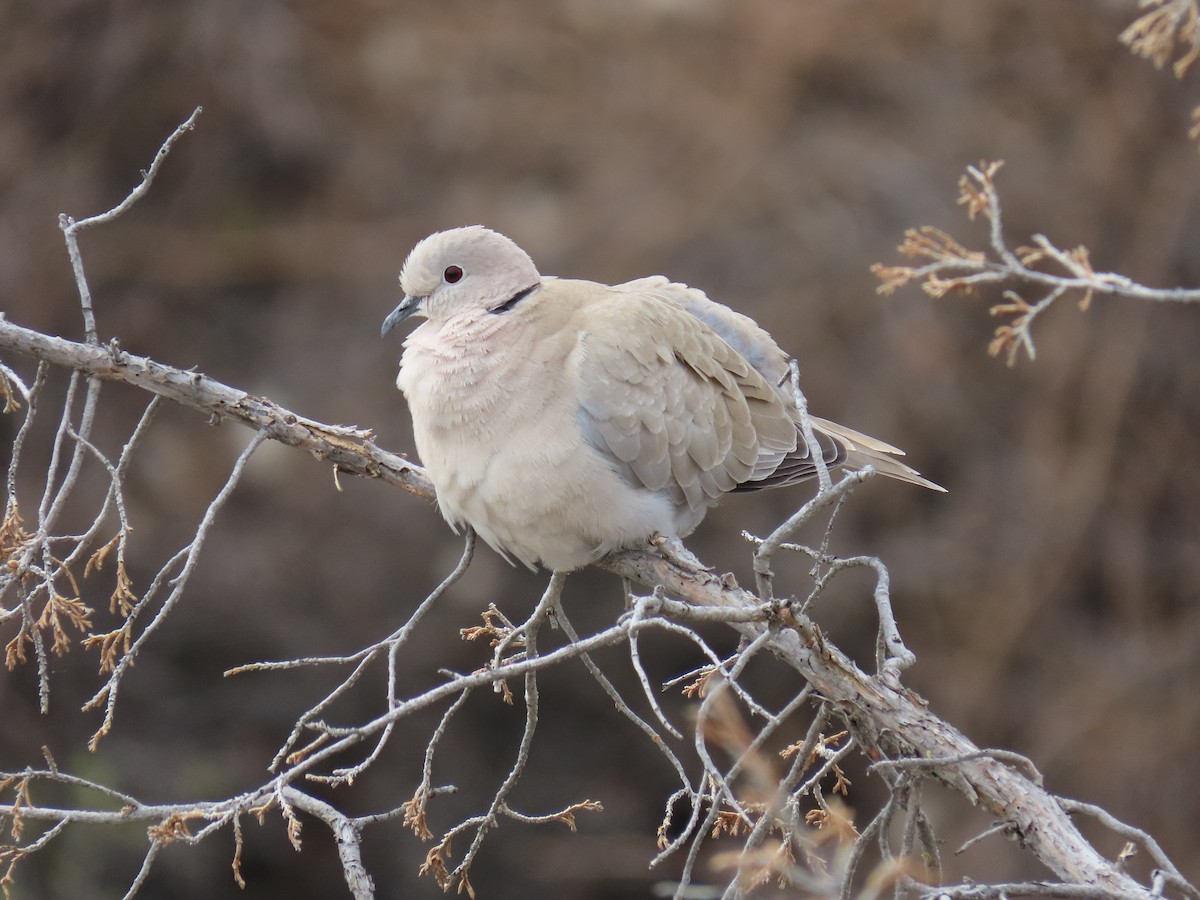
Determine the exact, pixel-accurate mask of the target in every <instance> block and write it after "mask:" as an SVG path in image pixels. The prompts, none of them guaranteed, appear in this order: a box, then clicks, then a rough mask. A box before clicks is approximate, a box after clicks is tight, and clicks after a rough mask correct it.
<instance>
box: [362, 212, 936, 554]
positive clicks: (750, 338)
mask: <svg viewBox="0 0 1200 900" xmlns="http://www.w3.org/2000/svg"><path fill="white" fill-rule="evenodd" d="M400 286H401V288H402V289H403V291H404V294H405V297H404V300H403V301H402V302H401V303H400V305H399V306H397V307H396V309H395V310H394V311H393V312H392V313H391V315H389V316H388V317H387V319H386V320H385V321H384V323H383V333H384V334H387V332H389V331H391V330H392V328H393V327H395V325H396V324H397V323H399V322H400V321H402V320H403V319H406V318H407V317H408V316H410V315H420V316H424V317H425V319H426V320H427V321H425V322H424V323H423V324H422V325H421V326H420V327H419V328H417V329H416V330H415V331H413V333H412V334H410V335H409V336H408V338H407V340H405V342H404V347H405V349H404V355H403V358H402V360H401V364H400V375H399V378H397V380H396V384H397V386H398V387H399V388H400V390H401V391H403V392H404V396H405V398H406V399H407V401H408V406H409V410H410V412H411V414H412V421H413V433H414V436H415V439H416V444H417V452H418V454H419V455H420V458H421V461H422V463H423V464H424V465H425V467H426V470H427V471H428V473H429V477H430V478H431V479H432V481H433V484H434V486H435V487H436V488H437V499H438V506H439V507H440V508H441V512H442V515H443V516H444V517H445V518H446V520H447V521H448V522H449V523H450V524H451V525H452V526H454V527H455V528H456V529H457V527H458V526H459V525H462V524H466V525H469V526H471V527H472V528H474V529H475V531H476V532H477V533H478V534H479V536H480V537H482V538H483V539H484V540H485V541H487V542H488V543H489V544H490V545H491V546H492V547H494V548H495V549H496V550H498V551H499V552H500V553H501V554H504V555H505V556H506V557H510V558H511V557H515V558H516V559H518V560H520V561H521V562H523V563H525V564H526V565H528V566H530V567H533V566H534V565H535V564H536V563H539V562H540V563H542V564H543V565H544V566H546V567H548V568H550V569H553V570H555V571H570V570H572V569H577V568H579V567H580V566H583V565H586V564H587V563H589V562H592V561H593V560H596V559H598V558H599V557H600V556H602V555H604V554H605V553H607V552H609V551H610V550H614V549H617V548H622V547H631V546H635V545H638V544H642V543H645V542H646V541H647V540H648V539H649V538H651V537H653V536H655V535H661V536H663V537H675V536H679V537H682V536H686V535H687V534H689V533H691V531H692V530H693V529H695V528H696V526H697V525H699V524H700V520H701V519H703V518H704V515H705V513H706V512H707V511H708V509H709V507H711V506H713V505H715V504H716V503H717V502H718V501H719V500H720V499H721V497H722V496H723V495H725V494H726V493H729V492H731V491H746V490H757V489H759V488H766V487H776V486H779V485H785V484H793V483H795V482H797V481H800V480H801V479H804V478H809V477H811V476H813V475H814V474H815V471H816V470H815V467H814V465H813V462H812V459H811V457H810V454H809V448H808V446H807V444H806V443H805V441H804V439H803V437H802V436H801V435H800V432H799V429H798V422H799V414H798V411H797V404H796V398H795V397H794V395H793V392H792V389H791V385H790V379H789V368H788V358H787V356H786V355H785V354H784V352H783V351H782V350H780V349H779V347H778V346H777V345H776V344H775V342H774V341H773V340H772V339H771V336H770V335H769V334H767V333H766V332H765V331H763V330H762V329H761V328H759V327H758V325H756V324H755V323H754V321H753V320H751V319H750V318H748V317H746V316H743V315H741V314H739V313H736V312H734V311H733V310H731V309H729V308H727V307H725V306H722V305H720V304H719V303H715V302H713V301H712V300H709V299H708V298H707V297H706V296H705V295H704V294H703V293H701V292H700V291H698V290H696V289H694V288H689V287H687V286H686V285H682V284H674V283H672V282H670V281H669V280H668V279H666V278H664V277H662V276H653V277H650V278H641V279H639V280H637V281H630V282H627V283H625V284H618V285H614V286H611V287H610V286H609V285H606V284H597V283H595V282H591V281H576V280H571V279H565V278H554V277H551V276H543V275H541V274H539V273H538V270H537V268H536V267H535V266H534V264H533V261H532V260H531V259H530V258H529V256H528V255H527V254H526V253H525V251H523V250H522V249H521V248H520V247H518V246H517V245H516V244H515V243H513V242H512V241H511V240H509V239H508V238H507V237H505V236H503V235H501V234H498V233H496V232H494V231H490V230H488V229H487V228H484V227H482V226H478V225H475V226H471V227H468V228H455V229H452V230H450V231H442V232H438V233H437V234H432V235H430V236H429V237H427V238H425V239H424V240H423V241H421V242H420V243H419V244H417V246H416V247H415V248H413V251H412V253H410V254H409V257H408V259H407V260H406V261H405V263H404V267H403V269H402V271H401V274H400ZM811 421H812V424H813V426H814V430H815V432H816V434H817V435H818V438H819V441H820V444H821V447H822V451H823V455H824V458H825V461H826V463H827V464H828V465H830V466H836V465H843V464H844V465H849V466H852V467H862V466H865V465H867V464H870V465H872V466H874V467H875V469H877V470H878V471H879V472H880V473H882V474H884V475H889V476H891V477H893V478H899V479H901V480H903V481H909V482H912V483H914V484H919V485H924V486H925V487H929V488H933V489H935V490H942V488H940V487H938V486H937V485H935V484H934V483H933V482H931V481H927V480H926V479H924V478H922V477H921V476H920V475H919V474H917V472H915V471H914V470H913V469H910V468H909V467H908V466H906V465H904V464H903V463H901V462H899V461H897V460H896V459H894V458H893V455H894V454H900V453H901V451H900V450H897V449H896V448H895V447H891V446H889V445H888V444H885V443H883V442H881V441H877V440H875V439H874V438H870V437H867V436H866V435H862V434H859V433H858V432H856V431H852V430H850V429H848V428H843V427H842V426H841V425H836V424H834V423H833V422H828V421H826V420H824V419H818V418H815V417H813V418H812V419H811Z"/></svg>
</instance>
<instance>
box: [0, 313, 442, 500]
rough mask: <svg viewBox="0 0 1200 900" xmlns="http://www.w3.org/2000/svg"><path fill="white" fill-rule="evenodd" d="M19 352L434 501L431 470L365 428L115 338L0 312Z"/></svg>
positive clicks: (10, 346)
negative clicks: (73, 336) (307, 413)
mask: <svg viewBox="0 0 1200 900" xmlns="http://www.w3.org/2000/svg"><path fill="white" fill-rule="evenodd" d="M2 351H12V352H15V353H20V354H22V355H24V356H31V357H34V358H35V359H39V360H45V361H46V362H48V363H51V364H53V365H56V366H62V367H64V368H69V369H75V370H77V371H80V372H83V373H85V374H87V375H94V376H96V377H97V378H101V379H104V380H107V381H123V382H125V383H126V384H132V385H134V386H135V387H140V388H142V389H143V390H146V391H150V392H151V393H154V394H158V395H159V396H162V397H166V398H167V399H168V400H174V401H175V402H176V403H179V404H182V405H183V406H187V407H190V408H192V409H195V410H197V411H199V412H202V413H206V414H208V415H209V416H210V417H212V421H213V423H214V424H216V423H217V422H219V421H220V420H221V419H224V418H229V419H236V420H238V421H239V422H242V423H243V424H245V425H249V426H250V427H251V428H256V429H258V430H260V431H265V432H266V433H267V437H269V438H271V439H272V440H276V441H281V442H282V443H284V444H288V445H289V446H292V447H300V448H303V449H304V450H307V451H308V452H309V453H311V454H312V455H313V456H315V457H316V458H317V459H320V460H324V461H327V462H331V463H333V464H334V466H335V467H336V468H337V469H338V470H339V471H341V472H347V473H349V474H352V475H361V476H364V477H369V478H380V479H382V480H383V481H386V482H388V483H390V484H394V485H397V486H399V487H402V488H404V489H405V490H407V491H409V492H411V493H413V494H417V495H418V496H420V497H425V498H426V499H429V500H432V499H433V497H434V492H433V484H432V483H431V482H430V481H429V479H428V478H427V477H426V476H425V473H424V471H423V470H422V469H421V468H420V467H419V466H415V465H413V464H412V463H410V462H408V461H407V460H406V459H404V458H403V457H402V456H398V455H396V454H395V453H388V452H387V451H386V450H381V449H379V447H377V446H375V443H374V441H372V440H371V437H372V433H371V432H370V431H368V430H364V429H360V428H352V427H345V426H337V425H325V424H323V423H321V422H314V421H313V420H312V419H306V418H304V417H303V416H299V415H297V414H296V413H294V412H291V411H290V410H288V409H285V408H284V407H282V406H280V405H279V404H277V403H272V402H271V401H270V400H268V399H266V398H265V397H256V396H254V395H253V394H248V393H246V392H245V391H239V390H237V389H236V388H232V387H229V385H226V384H222V383H221V382H219V381H215V380H213V379H212V378H209V377H208V376H207V375H203V374H201V373H200V372H195V371H184V370H182V369H176V368H174V367H172V366H167V365H163V364H162V363H158V362H155V361H154V360H152V359H148V358H146V357H144V356H135V355H133V354H132V353H126V352H125V351H123V350H121V349H120V348H119V347H118V346H117V345H116V343H115V342H113V343H110V344H108V345H104V346H94V345H89V344H80V343H76V342H75V341H69V340H66V339H64V338H59V337H53V336H51V335H46V334H42V333H40V332H37V331H33V330H31V329H29V328H22V327H21V326H19V325H14V324H13V323H11V322H9V321H7V320H6V319H4V318H3V315H2V314H0V352H2Z"/></svg>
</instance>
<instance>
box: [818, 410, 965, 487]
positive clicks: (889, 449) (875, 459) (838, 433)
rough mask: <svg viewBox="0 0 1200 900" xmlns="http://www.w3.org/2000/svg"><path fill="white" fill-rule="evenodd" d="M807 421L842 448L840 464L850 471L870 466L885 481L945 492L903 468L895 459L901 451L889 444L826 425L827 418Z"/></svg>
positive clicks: (830, 423)
mask: <svg viewBox="0 0 1200 900" xmlns="http://www.w3.org/2000/svg"><path fill="white" fill-rule="evenodd" d="M809 421H811V422H812V425H813V429H814V430H815V431H818V432H821V433H822V434H826V435H829V437H831V438H833V439H834V440H835V441H837V442H838V443H839V444H841V445H842V446H844V447H845V448H846V458H845V462H844V463H843V465H845V466H847V467H848V468H851V469H861V468H862V467H864V466H867V465H869V466H871V468H873V469H874V470H875V471H876V472H878V473H879V474H880V475H886V476H887V477H888V478H895V479H897V480H898V481H907V482H908V483H909V484H917V485H920V486H921V487H925V488H929V489H930V490H931V491H942V492H943V493H945V491H946V489H945V488H944V487H942V486H941V485H940V484H937V483H935V482H932V481H930V480H929V479H928V478H925V477H924V476H923V475H921V473H920V472H918V471H917V470H916V469H914V468H912V467H911V466H906V465H905V464H904V463H902V462H900V460H898V459H896V457H897V456H903V455H904V451H903V450H901V449H899V448H898V447H893V446H892V445H891V444H886V443H884V442H883V441H881V440H878V439H876V438H873V437H869V436H868V435H865V434H863V433H862V432H860V431H855V430H854V429H853V428H847V427H846V426H845V425H839V424H837V423H836V422H830V421H829V420H828V419H821V418H818V417H817V416H809Z"/></svg>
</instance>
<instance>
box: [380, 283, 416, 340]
mask: <svg viewBox="0 0 1200 900" xmlns="http://www.w3.org/2000/svg"><path fill="white" fill-rule="evenodd" d="M424 299H425V298H423V297H409V296H408V295H407V294H405V296H404V299H403V300H401V301H400V305H399V306H397V307H396V308H395V309H393V310H392V311H391V312H390V313H388V317H387V318H386V319H384V320H383V327H382V328H380V329H379V336H380V337H386V336H387V333H388V332H389V331H391V330H392V329H393V328H395V327H396V326H397V325H399V324H400V323H401V322H403V321H404V320H405V319H407V318H408V317H409V316H411V315H412V314H413V313H415V312H418V311H420V309H421V301H422V300H424Z"/></svg>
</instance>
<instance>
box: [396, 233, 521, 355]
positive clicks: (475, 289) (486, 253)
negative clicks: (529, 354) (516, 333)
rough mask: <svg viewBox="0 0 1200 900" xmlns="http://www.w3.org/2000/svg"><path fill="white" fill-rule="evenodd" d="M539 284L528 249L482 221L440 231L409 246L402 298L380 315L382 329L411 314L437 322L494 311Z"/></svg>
mask: <svg viewBox="0 0 1200 900" xmlns="http://www.w3.org/2000/svg"><path fill="white" fill-rule="evenodd" d="M540 283H541V275H539V274H538V270H537V267H536V266H535V265H534V264H533V260H531V259H530V258H529V254H527V253H526V252H525V251H524V250H522V249H521V248H520V247H518V246H517V245H516V244H515V243H513V242H512V241H511V240H509V239H508V238H506V237H505V236H504V235H502V234H500V233H498V232H495V231H492V230H491V229H488V228H484V227H483V226H482V225H469V226H467V227H466V228H452V229H450V230H449V231H439V232H436V233H435V234H431V235H430V236H429V237H427V238H425V239H424V240H423V241H421V242H420V243H419V244H417V246H415V247H413V249H412V252H411V253H410V254H408V259H406V260H405V261H404V267H403V268H402V269H401V270H400V289H401V290H403V291H404V299H403V300H402V301H401V302H400V305H399V306H397V307H396V308H395V309H394V310H393V311H392V313H391V315H389V316H388V317H387V318H386V319H385V320H384V322H383V334H387V333H388V332H389V331H391V330H392V328H394V327H395V326H396V325H397V324H398V323H400V322H402V321H403V320H404V319H407V318H408V317H409V316H411V315H422V316H425V317H426V318H429V319H433V320H435V321H442V320H445V319H447V318H449V317H450V316H453V315H457V314H459V313H463V312H478V313H483V312H488V311H494V310H497V309H499V308H501V307H504V306H505V305H506V304H511V303H513V302H514V300H515V299H520V297H521V296H524V295H525V294H527V293H529V292H530V291H531V290H533V289H534V288H535V287H537V286H538V285H539V284H540Z"/></svg>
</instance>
